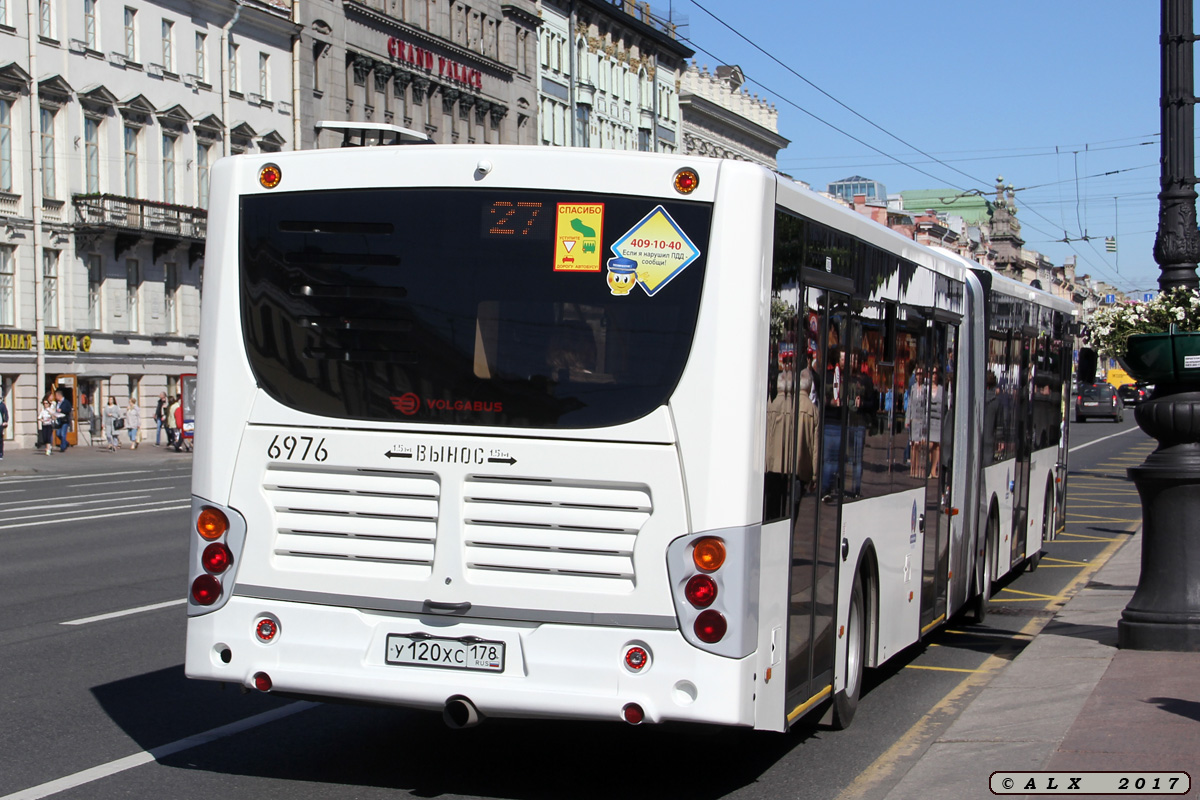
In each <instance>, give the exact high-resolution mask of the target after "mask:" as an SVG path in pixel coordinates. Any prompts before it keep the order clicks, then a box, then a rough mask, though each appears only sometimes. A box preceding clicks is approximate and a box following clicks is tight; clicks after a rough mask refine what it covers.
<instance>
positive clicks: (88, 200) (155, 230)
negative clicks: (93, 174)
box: [72, 194, 208, 241]
mask: <svg viewBox="0 0 1200 800" xmlns="http://www.w3.org/2000/svg"><path fill="white" fill-rule="evenodd" d="M72 203H73V204H74V206H75V224H76V225H78V226H80V227H83V228H111V229H119V230H126V231H136V232H138V233H146V234H151V235H158V236H176V237H179V238H181V239H193V240H197V241H202V240H203V239H204V237H205V234H206V233H207V232H208V212H207V211H205V210H204V209H203V208H194V207H192V206H180V205H174V204H171V203H158V202H155V201H153V200H142V199H140V198H137V197H122V196H120V195H114V194H77V195H74V196H73V197H72Z"/></svg>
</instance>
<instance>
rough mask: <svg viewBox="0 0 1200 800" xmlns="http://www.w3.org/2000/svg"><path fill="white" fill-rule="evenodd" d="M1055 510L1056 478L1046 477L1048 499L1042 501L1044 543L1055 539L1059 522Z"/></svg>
mask: <svg viewBox="0 0 1200 800" xmlns="http://www.w3.org/2000/svg"><path fill="white" fill-rule="evenodd" d="M1055 510H1056V508H1055V498H1054V479H1053V478H1046V500H1045V501H1044V502H1043V503H1042V544H1045V543H1046V542H1050V541H1053V540H1054V535H1055V533H1056V531H1055V525H1056V523H1057V522H1058V520H1057V518H1056V516H1057V515H1056V514H1055V513H1054V512H1055Z"/></svg>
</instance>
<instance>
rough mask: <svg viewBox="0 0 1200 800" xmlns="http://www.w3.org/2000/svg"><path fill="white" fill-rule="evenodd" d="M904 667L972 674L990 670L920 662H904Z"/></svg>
mask: <svg viewBox="0 0 1200 800" xmlns="http://www.w3.org/2000/svg"><path fill="white" fill-rule="evenodd" d="M904 668H905V669H932V670H937V671H938V672H967V673H970V674H972V675H977V674H979V673H981V672H991V670H984V669H962V668H961V667H926V666H922V665H921V664H905V665H904Z"/></svg>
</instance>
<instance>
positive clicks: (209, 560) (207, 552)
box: [200, 542, 233, 575]
mask: <svg viewBox="0 0 1200 800" xmlns="http://www.w3.org/2000/svg"><path fill="white" fill-rule="evenodd" d="M232 563H233V553H231V552H229V548H228V547H227V546H226V545H225V543H224V542H213V543H212V544H210V545H209V546H208V547H206V548H204V552H203V553H201V554H200V565H201V566H202V567H204V569H205V571H206V572H211V573H212V574H213V575H220V574H221V573H222V572H224V571H225V570H227V569H229V565H230V564H232Z"/></svg>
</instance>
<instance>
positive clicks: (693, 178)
mask: <svg viewBox="0 0 1200 800" xmlns="http://www.w3.org/2000/svg"><path fill="white" fill-rule="evenodd" d="M699 185H700V175H699V174H698V173H697V172H696V170H694V169H688V168H686V167H685V168H684V169H681V170H679V171H678V172H676V173H675V191H677V192H679V193H680V194H691V193H692V192H694V191H696V187H697V186H699Z"/></svg>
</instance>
